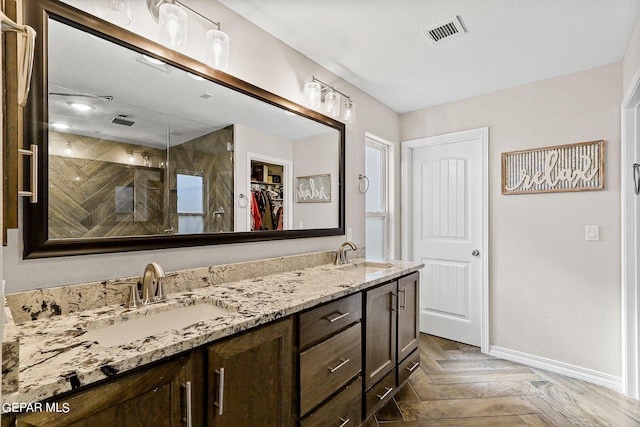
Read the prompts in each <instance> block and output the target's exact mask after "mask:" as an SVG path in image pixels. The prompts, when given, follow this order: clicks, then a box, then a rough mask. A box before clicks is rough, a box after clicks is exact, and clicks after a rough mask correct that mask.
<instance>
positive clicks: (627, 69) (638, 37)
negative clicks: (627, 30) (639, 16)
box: [622, 20, 640, 94]
mask: <svg viewBox="0 0 640 427" xmlns="http://www.w3.org/2000/svg"><path fill="white" fill-rule="evenodd" d="M622 63H623V69H622V72H623V76H622V84H623V86H622V87H623V88H624V90H625V94H626V91H627V90H630V89H631V88H630V85H631V84H632V81H633V79H634V77H636V75H637V73H640V20H638V22H637V24H636V28H635V30H634V31H633V35H632V36H631V39H630V40H629V46H628V47H627V53H626V55H625V57H624V61H623V62H622Z"/></svg>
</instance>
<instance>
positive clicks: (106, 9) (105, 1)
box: [95, 0, 131, 27]
mask: <svg viewBox="0 0 640 427" xmlns="http://www.w3.org/2000/svg"><path fill="white" fill-rule="evenodd" d="M96 3H97V4H96V6H95V7H96V9H95V10H96V14H97V15H98V16H99V17H100V18H102V19H104V20H105V21H109V22H111V23H112V24H116V25H119V26H121V27H124V26H126V25H129V24H130V23H131V0H99V1H98V2H96Z"/></svg>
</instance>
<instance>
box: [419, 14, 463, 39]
mask: <svg viewBox="0 0 640 427" xmlns="http://www.w3.org/2000/svg"><path fill="white" fill-rule="evenodd" d="M466 32H467V31H466V30H465V29H464V27H463V26H462V22H461V21H460V17H458V16H454V17H453V18H451V19H447V20H446V21H444V22H441V23H439V24H437V25H434V26H432V27H429V28H425V29H424V30H422V34H424V35H425V37H427V38H428V39H429V41H430V42H431V44H433V45H437V44H440V43H442V42H443V41H445V40H450V39H454V38H456V37H460V36H462V35H464V34H465V33H466Z"/></svg>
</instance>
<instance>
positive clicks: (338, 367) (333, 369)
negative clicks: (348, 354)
mask: <svg viewBox="0 0 640 427" xmlns="http://www.w3.org/2000/svg"><path fill="white" fill-rule="evenodd" d="M349 360H350V359H340V364H339V365H338V366H336V367H335V368H331V367H329V368H328V369H329V372H331V373H332V374H333V373H334V372H335V371H337V370H338V369H340V368H342V367H343V366H344V365H346V364H347V363H349Z"/></svg>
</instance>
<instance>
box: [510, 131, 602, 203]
mask: <svg viewBox="0 0 640 427" xmlns="http://www.w3.org/2000/svg"><path fill="white" fill-rule="evenodd" d="M603 188H604V141H591V142H581V143H578V144H568V145H556V146H554V147H544V148H537V149H533V150H522V151H511V152H509V153H502V194H529V193H553V192H561V191H587V190H602V189H603Z"/></svg>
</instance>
